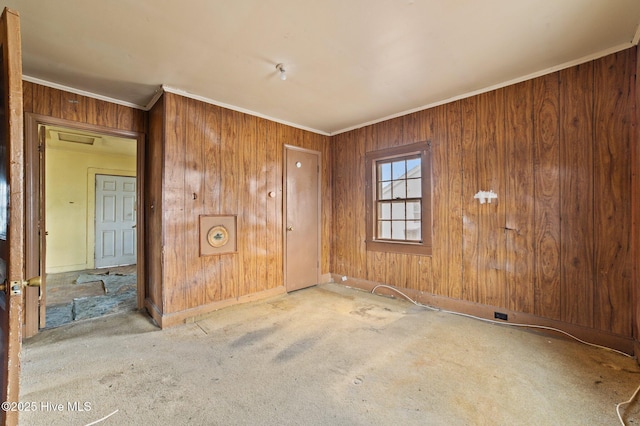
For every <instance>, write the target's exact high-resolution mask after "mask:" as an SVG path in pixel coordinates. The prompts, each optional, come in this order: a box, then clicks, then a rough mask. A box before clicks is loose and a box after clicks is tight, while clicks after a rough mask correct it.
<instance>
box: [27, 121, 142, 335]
mask: <svg viewBox="0 0 640 426" xmlns="http://www.w3.org/2000/svg"><path fill="white" fill-rule="evenodd" d="M25 130H26V142H27V143H26V146H25V157H26V158H27V162H26V171H25V185H26V186H27V194H29V196H28V197H27V200H26V203H25V216H26V220H27V223H29V224H32V226H28V227H27V232H26V234H27V235H26V238H25V239H26V255H25V257H26V262H25V267H26V269H27V274H31V275H34V276H36V275H40V276H41V277H42V284H41V288H40V289H39V291H38V289H26V290H27V292H26V293H25V304H24V312H25V315H24V324H25V327H24V333H23V337H25V338H26V337H30V336H32V335H34V334H36V333H37V332H38V329H43V328H53V327H58V326H60V325H64V324H67V323H70V322H73V321H77V320H83V319H88V318H95V317H98V316H102V315H106V314H110V313H116V312H121V311H125V310H134V309H140V308H141V307H142V305H143V301H144V297H145V295H144V253H143V251H144V245H143V244H142V242H143V241H144V235H143V231H144V223H143V221H144V218H143V216H142V215H141V211H142V209H141V208H140V206H142V205H143V191H142V171H143V170H144V155H143V153H144V134H141V133H138V132H132V131H124V130H117V129H111V128H104V127H100V126H95V125H89V124H83V123H76V122H72V121H68V120H63V119H57V118H53V117H47V116H40V115H37V114H25ZM31 275H29V276H31ZM29 292H31V293H29Z"/></svg>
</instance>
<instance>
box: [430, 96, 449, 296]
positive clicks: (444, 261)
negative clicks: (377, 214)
mask: <svg viewBox="0 0 640 426" xmlns="http://www.w3.org/2000/svg"><path fill="white" fill-rule="evenodd" d="M446 111H447V110H446V108H445V107H443V106H439V107H436V108H433V109H431V112H432V113H433V114H432V125H433V129H432V132H431V138H430V142H431V159H432V160H431V168H432V178H431V179H432V184H431V198H432V200H433V207H432V211H433V213H432V216H433V219H432V220H433V228H432V229H433V237H432V238H433V239H432V241H433V256H432V267H433V286H432V288H431V292H432V293H434V294H438V295H442V296H446V295H447V294H448V293H449V290H448V285H449V253H450V249H449V215H450V214H451V213H450V210H449V209H450V202H449V184H450V182H449V167H448V165H449V143H448V140H447V133H446V130H447V116H446Z"/></svg>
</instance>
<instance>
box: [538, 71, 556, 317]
mask: <svg viewBox="0 0 640 426" xmlns="http://www.w3.org/2000/svg"><path fill="white" fill-rule="evenodd" d="M559 84H560V83H559V79H558V73H554V74H549V75H546V76H544V77H541V78H538V79H535V80H534V81H533V86H534V88H533V91H534V119H533V120H534V126H533V128H534V140H535V144H534V149H535V152H534V155H535V158H534V181H535V189H534V210H535V230H534V235H535V239H536V242H535V249H534V254H535V256H534V258H535V266H534V277H535V290H534V294H535V303H534V313H535V314H536V315H539V316H542V317H546V318H550V319H554V320H559V319H560V318H561V308H560V301H561V299H562V297H561V287H560V276H561V274H560V120H559V116H560V114H559V113H560V105H559V102H560V99H559V97H560V89H559Z"/></svg>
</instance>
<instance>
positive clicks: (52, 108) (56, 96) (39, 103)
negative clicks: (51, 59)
mask: <svg viewBox="0 0 640 426" xmlns="http://www.w3.org/2000/svg"><path fill="white" fill-rule="evenodd" d="M33 112H34V113H36V114H41V115H46V116H50V117H57V118H60V91H59V90H56V89H52V88H50V87H46V86H42V85H39V84H36V85H34V88H33ZM62 118H64V117H62Z"/></svg>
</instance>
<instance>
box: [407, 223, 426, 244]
mask: <svg viewBox="0 0 640 426" xmlns="http://www.w3.org/2000/svg"><path fill="white" fill-rule="evenodd" d="M407 240H411V241H421V240H422V227H421V226H420V221H418V220H409V221H407Z"/></svg>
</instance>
